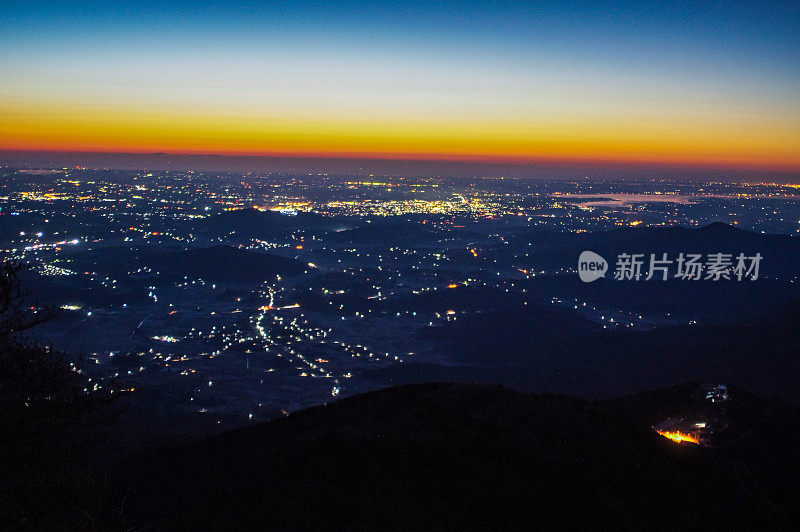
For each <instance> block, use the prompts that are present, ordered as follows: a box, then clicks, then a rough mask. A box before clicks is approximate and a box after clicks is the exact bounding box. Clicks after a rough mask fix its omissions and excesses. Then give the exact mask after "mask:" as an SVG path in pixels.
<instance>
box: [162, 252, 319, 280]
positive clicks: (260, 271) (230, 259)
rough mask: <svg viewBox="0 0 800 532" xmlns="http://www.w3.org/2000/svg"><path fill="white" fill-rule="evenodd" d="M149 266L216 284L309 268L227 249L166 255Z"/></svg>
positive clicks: (263, 255) (295, 273)
mask: <svg viewBox="0 0 800 532" xmlns="http://www.w3.org/2000/svg"><path fill="white" fill-rule="evenodd" d="M151 264H153V267H155V268H157V269H159V270H160V271H162V272H164V273H168V274H172V275H178V276H183V275H186V276H188V277H189V278H190V279H191V278H201V279H204V280H208V281H215V282H237V281H247V282H258V281H263V280H267V279H270V278H273V277H275V276H276V275H298V274H301V273H303V272H305V271H306V270H307V268H308V265H307V264H306V263H303V262H300V261H299V260H295V259H289V258H285V257H280V256H278V255H271V254H268V253H258V252H253V251H247V250H243V249H238V248H233V247H230V246H213V247H210V248H201V249H188V250H181V251H169V252H165V253H162V254H159V255H157V256H155V257H153V259H152V262H151Z"/></svg>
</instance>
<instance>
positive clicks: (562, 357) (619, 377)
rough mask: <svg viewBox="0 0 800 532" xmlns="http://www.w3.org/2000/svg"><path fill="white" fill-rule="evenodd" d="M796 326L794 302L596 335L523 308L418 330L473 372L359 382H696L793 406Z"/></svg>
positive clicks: (799, 336) (613, 386)
mask: <svg viewBox="0 0 800 532" xmlns="http://www.w3.org/2000/svg"><path fill="white" fill-rule="evenodd" d="M798 321H800V304H798V303H797V302H795V303H792V304H789V305H787V306H785V307H782V308H779V309H775V310H773V311H772V312H769V313H766V314H761V315H756V316H753V317H752V318H750V319H749V320H747V321H745V322H740V323H733V324H714V325H684V326H675V327H666V328H660V329H655V330H650V331H631V330H608V331H600V332H598V330H597V329H596V328H593V327H591V326H587V325H582V324H581V323H580V320H579V319H578V318H575V317H571V316H569V315H568V314H566V313H562V316H560V317H559V315H558V314H553V313H552V312H551V311H549V310H547V309H546V308H539V307H533V308H530V307H525V308H521V309H516V310H503V311H499V312H494V313H487V314H484V315H478V316H474V317H465V318H462V319H459V320H458V321H457V322H455V323H452V324H447V325H444V326H440V327H433V328H429V329H426V330H425V331H424V334H425V335H426V336H428V337H431V338H434V339H436V340H437V341H439V342H440V346H441V349H442V350H443V351H444V352H445V353H447V354H448V355H449V356H450V357H451V358H452V359H453V360H455V361H458V362H459V363H461V364H473V365H472V366H469V365H468V366H466V367H463V366H461V367H458V366H457V367H450V366H440V365H432V364H397V365H393V366H390V367H388V368H384V369H376V370H372V371H370V372H368V373H367V374H366V376H368V377H369V378H371V379H374V380H375V381H376V382H380V383H382V384H403V383H409V382H430V381H433V380H456V381H460V382H464V381H473V382H474V381H480V382H503V383H506V384H508V385H509V386H514V387H516V388H519V389H523V390H531V391H559V392H565V393H572V394H577V395H582V396H585V397H591V398H602V397H610V396H614V395H619V394H625V393H632V392H636V391H641V390H646V389H650V388H658V387H662V386H668V385H671V384H674V383H677V382H684V381H687V380H691V379H704V380H709V381H724V382H728V383H730V384H734V385H737V386H740V387H743V388H746V389H748V390H750V391H752V392H756V393H759V394H762V395H767V396H773V397H779V398H781V399H783V400H787V401H792V402H795V403H800V384H799V383H800V329H798V327H797V325H796V324H797V323H798Z"/></svg>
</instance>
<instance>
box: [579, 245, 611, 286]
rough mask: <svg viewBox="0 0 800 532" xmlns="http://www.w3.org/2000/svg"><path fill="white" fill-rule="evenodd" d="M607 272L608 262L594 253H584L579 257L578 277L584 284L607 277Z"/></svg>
mask: <svg viewBox="0 0 800 532" xmlns="http://www.w3.org/2000/svg"><path fill="white" fill-rule="evenodd" d="M607 271H608V262H606V259H604V258H603V257H601V256H600V255H598V254H597V253H595V252H594V251H584V252H582V253H581V255H580V257H578V275H579V276H580V278H581V281H583V282H584V283H591V282H592V281H596V280H597V279H599V278H601V277H605V275H606V272H607Z"/></svg>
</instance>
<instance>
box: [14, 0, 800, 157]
mask: <svg viewBox="0 0 800 532" xmlns="http://www.w3.org/2000/svg"><path fill="white" fill-rule="evenodd" d="M0 17H1V19H2V20H3V30H2V32H0V72H2V75H1V76H0V150H2V151H3V152H6V153H8V152H11V151H17V150H24V151H26V152H41V153H48V154H51V153H54V152H70V153H76V152H108V153H110V154H114V153H118V152H125V153H154V152H158V153H168V154H190V155H191V154H197V155H198V156H201V155H208V154H219V155H224V156H236V155H257V156H262V157H264V156H266V157H292V158H295V159H298V158H323V159H324V158H336V159H348V158H361V159H399V160H434V161H438V162H442V161H445V162H446V161H457V162H458V163H459V164H463V163H464V162H472V161H477V162H482V163H491V164H498V163H515V164H526V163H547V164H550V165H552V164H561V163H563V164H589V165H591V164H593V163H596V164H610V163H620V164H628V165H630V164H639V165H648V164H653V165H672V166H675V165H678V166H680V165H694V166H698V165H699V166H702V165H710V166H714V167H718V168H719V167H724V168H732V169H741V168H755V169H760V170H762V171H763V170H769V169H775V170H776V171H790V172H800V3H798V2H797V1H790V2H781V1H775V2H749V3H737V2H718V3H717V2H679V1H677V2H676V1H673V2H664V3H644V2H625V1H617V2H592V1H583V2H568V1H560V2H531V1H527V2H503V1H499V2H471V1H469V0H466V1H458V2H449V1H439V2H430V3H426V2H413V3H412V2H344V1H343V2H303V1H295V2H270V1H262V2H239V3H236V4H235V5H233V3H220V2H217V3H213V2H203V1H196V2H159V3H154V2H126V1H124V0H121V1H116V2H72V3H66V2H37V1H33V2H13V3H12V2H3V3H2V4H0ZM109 157H111V158H112V159H113V156H112V155H109ZM198 160H200V159H198Z"/></svg>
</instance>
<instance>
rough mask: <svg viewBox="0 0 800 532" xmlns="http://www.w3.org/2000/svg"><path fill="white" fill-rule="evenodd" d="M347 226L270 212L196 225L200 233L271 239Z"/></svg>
mask: <svg viewBox="0 0 800 532" xmlns="http://www.w3.org/2000/svg"><path fill="white" fill-rule="evenodd" d="M347 226H348V225H347V224H346V223H345V222H343V221H341V220H339V219H337V218H335V217H330V216H320V215H318V214H313V213H309V212H298V213H297V214H294V215H288V214H282V213H280V212H276V211H270V210H265V211H262V210H258V209H237V210H232V211H226V212H223V213H220V214H216V215H212V216H209V217H207V218H203V219H202V220H200V221H198V222H196V223H195V228H196V230H198V231H205V232H212V233H215V234H229V233H231V232H235V233H236V234H239V235H240V236H241V235H250V236H254V237H259V236H260V237H268V236H276V235H280V234H284V233H286V232H288V231H292V230H296V229H319V230H325V231H328V230H334V229H337V228H343V227H347Z"/></svg>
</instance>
